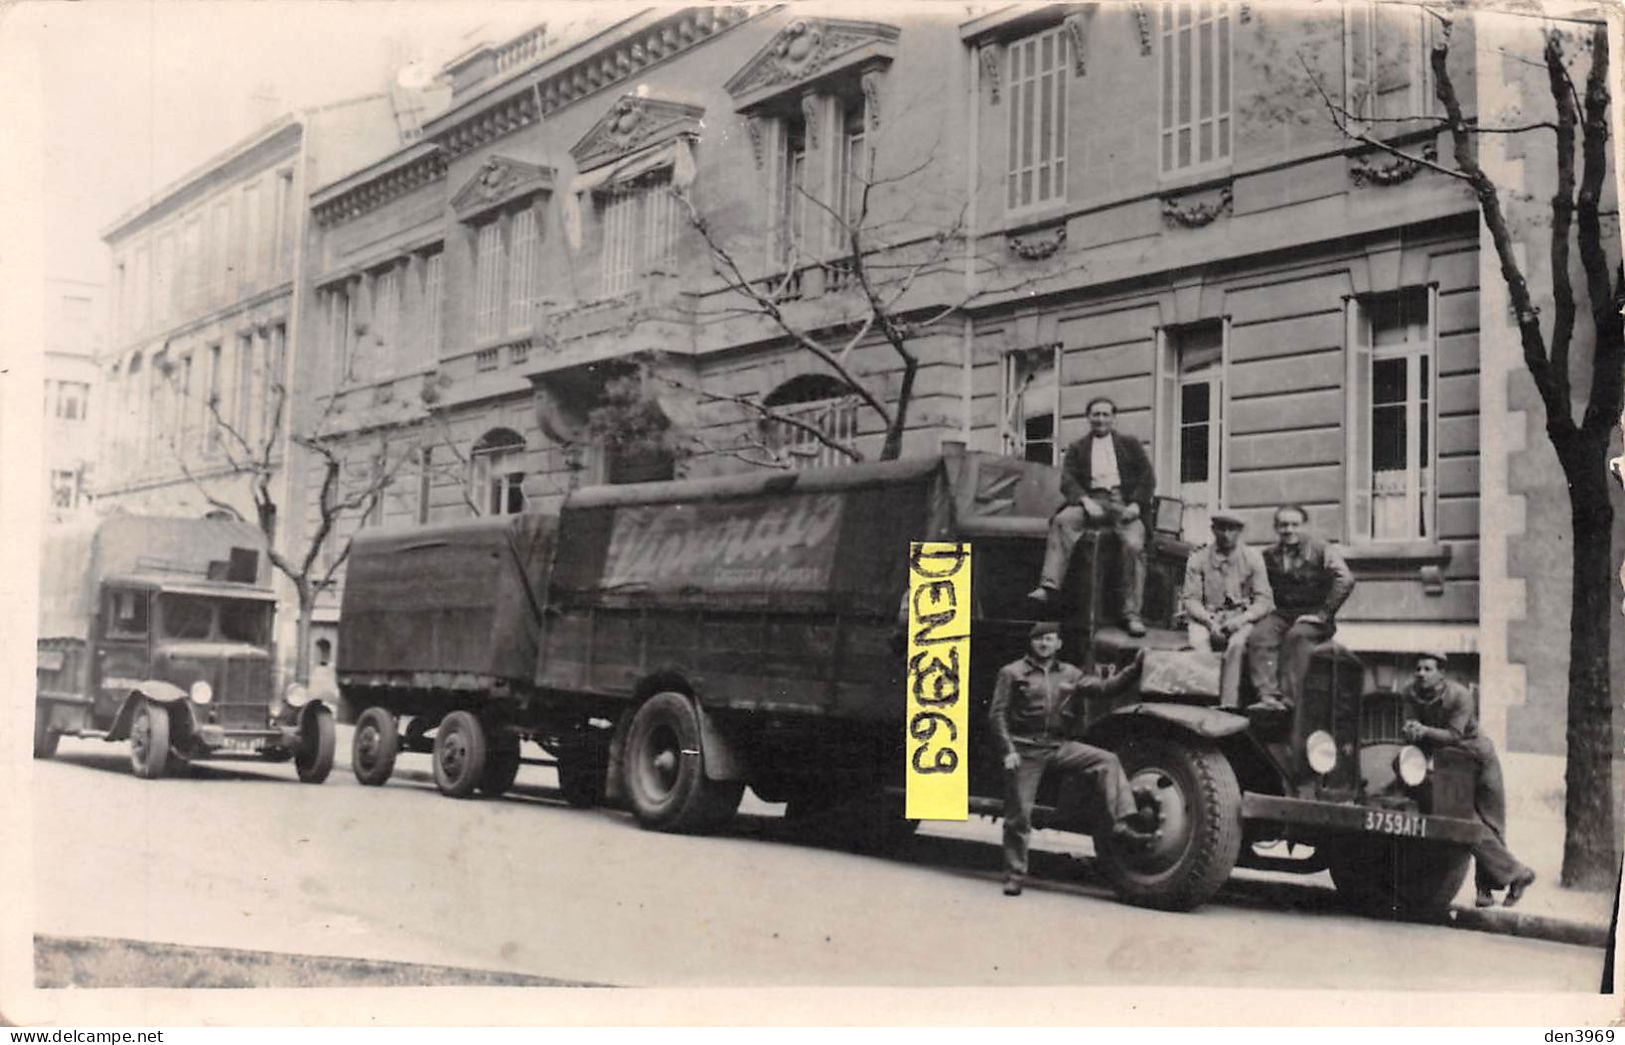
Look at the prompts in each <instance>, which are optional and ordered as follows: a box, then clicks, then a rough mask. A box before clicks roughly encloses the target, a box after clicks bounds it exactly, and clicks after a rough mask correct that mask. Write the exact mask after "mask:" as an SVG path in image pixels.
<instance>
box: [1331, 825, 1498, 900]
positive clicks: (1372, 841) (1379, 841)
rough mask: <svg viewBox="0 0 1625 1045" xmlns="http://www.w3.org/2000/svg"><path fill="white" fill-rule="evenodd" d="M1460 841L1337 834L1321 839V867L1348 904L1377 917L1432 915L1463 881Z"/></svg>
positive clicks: (1465, 853)
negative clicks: (1323, 861)
mask: <svg viewBox="0 0 1625 1045" xmlns="http://www.w3.org/2000/svg"><path fill="white" fill-rule="evenodd" d="M1471 857H1472V850H1470V849H1468V848H1467V847H1466V846H1459V845H1449V844H1440V843H1432V842H1417V841H1411V840H1407V839H1399V838H1366V837H1353V838H1340V839H1334V840H1331V841H1328V842H1327V843H1326V869H1327V870H1328V871H1330V872H1331V875H1332V884H1333V885H1335V886H1337V894H1338V896H1340V897H1342V898H1343V900H1344V902H1345V903H1347V904H1348V905H1349V906H1350V907H1351V908H1353V909H1354V910H1356V911H1359V912H1361V913H1363V914H1369V915H1373V916H1376V917H1382V918H1395V917H1400V916H1403V915H1413V916H1414V915H1423V916H1428V915H1436V914H1440V913H1442V912H1443V911H1445V910H1448V909H1449V907H1450V901H1451V900H1454V899H1455V898H1456V894H1457V893H1458V892H1460V891H1461V885H1462V883H1463V882H1465V881H1466V880H1467V865H1468V861H1469V860H1470V859H1471Z"/></svg>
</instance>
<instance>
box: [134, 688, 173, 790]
mask: <svg viewBox="0 0 1625 1045" xmlns="http://www.w3.org/2000/svg"><path fill="white" fill-rule="evenodd" d="M168 765H169V712H168V710H166V709H165V708H164V707H163V706H162V705H159V704H154V703H152V702H151V701H147V700H143V701H142V702H141V703H140V704H139V705H138V706H137V707H136V709H135V715H134V716H133V717H132V718H131V719H130V768H131V769H132V770H134V771H135V775H136V776H138V777H141V778H142V779H143V780H155V779H157V778H158V777H161V776H163V775H164V768H165V767H166V766H168Z"/></svg>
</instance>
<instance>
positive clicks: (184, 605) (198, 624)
mask: <svg viewBox="0 0 1625 1045" xmlns="http://www.w3.org/2000/svg"><path fill="white" fill-rule="evenodd" d="M158 603H159V606H160V612H161V614H162V616H163V622H164V635H165V637H167V638H171V639H206V638H208V637H209V635H210V632H211V631H212V630H213V621H214V607H215V603H214V602H212V601H211V600H209V599H205V598H202V597H200V596H197V595H165V596H163V597H162V598H160V599H159V600H158Z"/></svg>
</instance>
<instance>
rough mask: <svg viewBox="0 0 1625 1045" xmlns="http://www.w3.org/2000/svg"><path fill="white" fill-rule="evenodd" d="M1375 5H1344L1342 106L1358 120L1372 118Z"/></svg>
mask: <svg viewBox="0 0 1625 1045" xmlns="http://www.w3.org/2000/svg"><path fill="white" fill-rule="evenodd" d="M1371 23H1372V5H1371V2H1370V0H1348V2H1346V3H1345V4H1344V5H1343V99H1344V101H1343V104H1344V107H1345V108H1347V109H1348V111H1349V113H1350V114H1351V115H1353V116H1355V117H1362V118H1363V117H1367V116H1370V115H1371V104H1372V103H1371V95H1372V80H1373V75H1372V70H1371V36H1372V24H1371Z"/></svg>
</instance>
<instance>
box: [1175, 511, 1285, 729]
mask: <svg viewBox="0 0 1625 1045" xmlns="http://www.w3.org/2000/svg"><path fill="white" fill-rule="evenodd" d="M1210 522H1211V525H1212V527H1213V543H1211V544H1208V545H1205V546H1203V547H1201V548H1199V549H1197V550H1196V551H1194V552H1192V553H1191V556H1190V558H1188V559H1186V560H1185V587H1184V593H1183V595H1182V596H1181V598H1180V609H1181V610H1183V611H1184V614H1185V620H1186V622H1187V625H1186V626H1187V628H1188V629H1189V635H1190V642H1191V645H1192V646H1193V647H1195V648H1196V649H1199V650H1209V651H1218V652H1220V653H1222V654H1223V655H1224V659H1223V667H1222V669H1221V672H1220V680H1219V704H1220V705H1221V706H1223V707H1227V708H1233V707H1238V706H1239V705H1240V704H1241V665H1242V661H1243V659H1244V658H1245V657H1246V654H1247V637H1248V636H1249V635H1251V634H1252V632H1253V625H1254V624H1255V623H1257V622H1258V621H1260V620H1262V619H1263V618H1264V617H1265V616H1267V615H1268V614H1269V612H1270V610H1271V609H1273V608H1274V606H1275V596H1274V594H1273V593H1272V592H1271V591H1270V578H1269V571H1268V570H1266V569H1265V568H1264V558H1263V556H1261V555H1259V554H1258V552H1257V550H1255V549H1253V548H1249V547H1247V546H1246V545H1245V544H1242V543H1241V531H1242V527H1243V523H1242V520H1241V518H1240V517H1239V516H1236V515H1231V514H1230V513H1229V512H1214V513H1213V515H1212V517H1211V519H1210Z"/></svg>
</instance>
